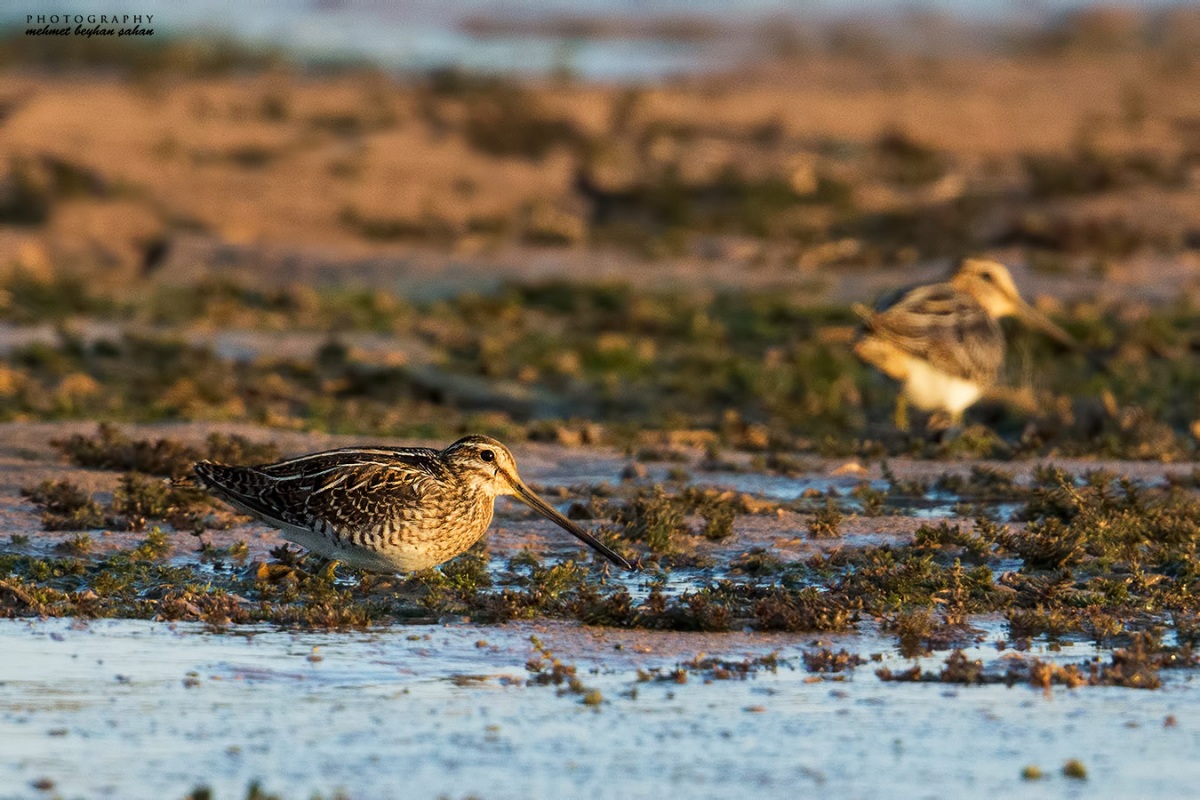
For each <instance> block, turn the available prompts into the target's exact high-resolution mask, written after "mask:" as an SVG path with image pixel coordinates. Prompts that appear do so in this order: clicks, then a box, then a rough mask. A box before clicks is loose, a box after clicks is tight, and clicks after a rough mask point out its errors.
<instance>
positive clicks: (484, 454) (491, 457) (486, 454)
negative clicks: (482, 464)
mask: <svg viewBox="0 0 1200 800" xmlns="http://www.w3.org/2000/svg"><path fill="white" fill-rule="evenodd" d="M479 457H480V458H482V459H483V460H484V461H495V460H496V454H495V453H494V452H492V451H491V450H481V451H480V452H479Z"/></svg>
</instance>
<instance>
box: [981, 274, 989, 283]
mask: <svg viewBox="0 0 1200 800" xmlns="http://www.w3.org/2000/svg"><path fill="white" fill-rule="evenodd" d="M979 277H981V278H983V279H984V280H985V281H987V282H988V283H991V282H992V273H990V272H981V273H979Z"/></svg>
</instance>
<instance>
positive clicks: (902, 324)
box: [863, 283, 1004, 384]
mask: <svg viewBox="0 0 1200 800" xmlns="http://www.w3.org/2000/svg"><path fill="white" fill-rule="evenodd" d="M863 316H864V317H865V320H864V321H865V326H866V328H867V330H868V331H869V335H870V336H874V337H878V338H879V339H882V340H883V341H885V342H887V343H888V344H889V345H891V346H893V347H895V348H897V349H899V350H900V351H902V352H904V353H906V354H908V355H910V356H913V357H915V358H919V359H921V360H923V361H925V362H927V363H928V364H929V365H930V366H932V367H934V368H935V369H937V370H938V371H939V372H943V373H945V374H947V375H950V376H953V377H955V378H962V379H964V380H968V381H971V382H973V383H983V384H988V383H991V382H992V381H993V380H994V379H995V376H996V371H997V370H998V369H999V368H1000V365H1001V364H1002V363H1003V362H1004V335H1003V332H1002V331H1001V330H1000V325H999V324H998V323H997V322H996V320H994V319H992V317H991V316H989V315H988V313H987V312H986V311H985V310H984V309H983V307H982V306H981V305H979V303H977V302H976V301H975V299H974V298H973V297H971V296H970V295H969V294H966V293H964V292H961V291H959V290H957V289H955V288H954V287H953V286H951V285H950V284H948V283H937V284H932V285H929V286H918V287H915V288H912V289H909V290H907V291H906V292H903V293H901V294H899V295H898V296H895V297H894V299H892V301H891V302H890V304H888V305H886V306H883V307H880V308H877V309H876V310H875V311H874V312H871V313H870V314H865V315H863Z"/></svg>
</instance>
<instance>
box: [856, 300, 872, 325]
mask: <svg viewBox="0 0 1200 800" xmlns="http://www.w3.org/2000/svg"><path fill="white" fill-rule="evenodd" d="M850 310H851V311H853V312H854V313H855V314H857V315H858V317H859V319H861V320H862V321H863V324H865V325H866V326H867V327H868V328H870V327H871V320H872V319H874V318H875V311H874V310H872V309H871V308H868V307H867V306H864V305H863V304H862V303H855V304H854V305H852V306H850Z"/></svg>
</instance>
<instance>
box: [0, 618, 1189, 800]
mask: <svg viewBox="0 0 1200 800" xmlns="http://www.w3.org/2000/svg"><path fill="white" fill-rule="evenodd" d="M243 632H244V633H246V634H248V635H244V636H242V635H230V634H219V635H218V634H209V633H205V632H204V631H203V628H202V627H200V626H196V625H183V624H180V625H166V624H157V623H148V622H136V621H102V622H93V623H88V624H86V625H76V626H73V625H72V624H71V622H70V621H69V620H48V621H39V622H32V623H31V622H27V621H2V622H0V650H2V651H3V652H4V654H5V657H4V658H3V659H2V660H0V752H3V753H4V754H5V758H4V759H0V787H3V788H2V789H0V796H3V797H35V796H43V793H42V792H39V791H38V790H36V789H34V788H33V787H32V783H31V782H33V781H37V780H39V779H44V778H45V779H49V780H52V781H53V782H54V785H55V789H54V791H55V792H57V793H59V794H60V795H61V796H63V797H122V798H138V797H147V798H150V797H153V798H170V797H182V796H184V795H185V794H186V793H187V792H189V791H191V790H192V789H194V788H195V787H197V786H199V785H207V786H210V787H212V789H213V790H214V791H215V793H216V796H217V797H218V798H221V797H225V798H229V797H233V798H240V797H243V796H244V793H245V790H246V787H247V786H248V785H249V784H250V783H251V782H252V781H254V780H258V779H261V780H262V781H263V788H264V789H266V790H269V791H273V792H280V793H282V794H283V796H285V797H289V798H291V797H305V798H307V797H310V796H312V795H313V794H314V793H321V794H324V795H326V796H330V795H332V794H333V793H334V792H335V791H338V790H341V791H344V792H345V793H347V794H348V795H349V796H350V797H355V798H358V797H363V798H366V797H371V798H388V797H436V796H441V795H447V796H452V797H461V796H465V795H468V794H474V795H477V796H480V797H486V798H504V797H558V796H590V797H661V796H663V795H664V794H669V795H670V796H686V797H721V796H732V795H733V794H739V793H744V792H745V791H746V790H747V789H748V788H752V790H753V791H754V792H755V794H756V795H759V796H785V795H786V796H795V795H796V793H797V792H800V793H810V792H820V793H821V794H824V795H828V796H843V797H844V796H858V797H877V796H887V797H956V796H963V795H967V794H970V795H975V796H1012V795H1014V794H1017V793H1019V794H1020V795H1021V796H1025V797H1063V796H1068V797H1073V796H1079V797H1083V796H1087V797H1131V796H1160V797H1164V796H1186V795H1188V794H1190V793H1191V792H1192V791H1193V790H1194V787H1195V785H1196V781H1197V780H1200V764H1197V762H1196V761H1195V760H1194V759H1190V758H1184V757H1182V756H1183V755H1184V754H1187V753H1192V752H1195V751H1196V748H1197V746H1200V695H1198V694H1197V692H1196V687H1195V686H1194V682H1193V681H1192V679H1191V678H1190V677H1189V676H1188V674H1186V673H1182V674H1176V675H1171V674H1166V675H1165V677H1166V679H1167V682H1166V684H1165V686H1164V688H1163V689H1161V690H1159V691H1154V692H1148V691H1137V690H1131V689H1117V688H1084V689H1077V690H1066V689H1056V690H1055V691H1054V692H1053V694H1052V695H1051V696H1049V697H1046V696H1043V694H1042V693H1041V692H1040V691H1038V690H1035V689H1032V688H1029V687H1027V686H1015V687H1012V688H1005V687H1003V686H986V687H971V688H964V687H953V686H947V685H940V684H915V685H914V684H895V683H891V684H889V683H883V682H881V681H879V680H878V679H877V678H876V677H875V676H874V674H873V670H874V669H875V667H876V665H875V664H870V665H867V666H863V667H859V668H858V670H857V671H856V672H855V673H853V674H852V675H851V677H850V678H849V679H848V680H846V681H844V682H832V681H827V680H813V679H812V678H811V677H810V676H809V675H808V674H807V673H806V672H805V671H804V670H803V668H802V667H800V666H799V663H800V662H799V655H800V653H801V651H802V649H803V648H804V647H805V646H806V645H807V644H808V643H809V642H810V641H811V637H783V638H781V637H772V636H758V637H753V638H751V637H741V636H738V635H732V636H726V637H721V636H717V637H712V636H710V637H706V638H705V639H704V641H707V642H710V643H712V645H713V647H712V648H711V649H713V650H714V651H717V650H720V651H724V652H725V654H727V655H728V656H729V657H731V658H733V659H737V660H740V659H743V658H745V657H746V656H748V655H755V654H764V653H766V652H769V651H770V650H772V649H778V650H779V655H780V657H782V658H785V659H792V660H793V662H792V664H791V666H789V665H786V664H785V665H784V666H781V667H780V668H779V670H778V672H776V673H770V672H760V673H757V674H756V675H753V676H752V677H751V678H750V679H749V680H746V681H737V680H733V681H714V682H711V683H705V682H704V681H703V680H702V679H700V678H698V677H693V678H692V679H691V680H689V681H688V682H687V683H686V684H677V683H675V682H655V681H651V682H641V683H639V682H638V680H637V669H638V668H639V667H640V668H642V669H650V668H654V667H660V668H664V669H671V668H672V667H673V666H674V665H675V664H676V663H678V662H680V661H683V660H685V659H687V658H690V657H692V656H694V655H695V652H694V651H688V650H687V647H688V646H689V645H691V646H694V643H695V641H696V637H688V636H687V635H686V634H656V635H646V634H639V635H637V636H636V637H634V636H632V635H630V634H627V633H616V632H606V633H605V634H604V635H598V634H597V633H596V632H593V631H588V630H587V629H580V628H574V627H570V626H565V625H556V626H528V625H514V626H502V627H487V628H483V627H475V626H422V627H405V628H399V629H395V630H389V631H386V632H377V633H365V634H311V633H304V634H292V633H283V632H275V631H270V630H262V629H258V630H253V629H252V630H246V631H243ZM532 633H537V634H538V635H539V636H540V637H541V638H542V639H543V641H545V643H546V644H547V646H549V647H550V648H552V649H554V650H555V651H556V652H558V653H560V654H561V657H562V659H563V661H564V662H573V663H575V664H576V666H577V667H578V673H579V676H580V678H581V679H582V681H583V683H584V684H585V685H586V686H587V687H589V688H596V689H599V690H600V691H601V692H602V694H603V697H604V702H603V704H602V705H601V706H600V707H599V708H598V709H596V708H591V707H587V706H584V705H582V704H581V703H580V702H579V697H578V695H563V696H559V695H558V694H557V693H556V691H555V689H554V688H553V687H538V686H525V685H521V684H523V681H524V679H525V678H526V677H527V675H528V673H527V671H526V669H525V666H524V665H525V662H526V661H527V660H528V659H529V658H531V657H532V656H534V655H535V654H534V652H533V650H532V648H531V645H530V644H529V636H530V635H531V634H532ZM249 634H252V635H249ZM483 640H486V641H485V642H484V641H483ZM614 641H615V642H617V643H618V644H620V643H621V642H622V641H624V642H626V644H624V645H623V646H622V649H620V650H617V649H614V644H613V643H612V642H614ZM633 641H636V642H641V644H630V642H633ZM680 642H682V643H684V644H683V646H682V647H680V646H677V644H678V643H680ZM832 646H833V647H835V648H838V647H842V646H846V647H848V648H849V649H851V650H852V651H853V650H858V651H859V652H862V653H863V654H864V655H865V654H867V653H868V652H872V651H875V652H883V653H884V654H885V655H884V659H883V664H884V665H888V666H892V667H893V668H895V667H903V666H906V665H907V663H908V662H905V661H903V660H902V659H900V658H899V657H898V656H895V655H894V654H893V653H892V651H891V649H890V647H889V646H888V645H887V644H886V643H884V642H883V641H882V640H878V639H873V638H872V637H870V636H860V637H848V638H843V639H836V640H833V641H832ZM313 648H319V650H318V651H317V656H318V659H311V658H310V657H311V656H313V654H314V650H313ZM1035 650H1036V648H1035ZM1090 653H1091V651H1090V649H1088V648H1084V647H1080V646H1076V647H1073V648H1065V649H1064V651H1062V652H1059V653H1046V652H1035V655H1037V656H1038V657H1040V658H1047V657H1050V658H1059V659H1063V660H1069V661H1075V662H1078V661H1081V660H1083V659H1085V658H1087V657H1088V655H1089V654H1090ZM969 654H970V655H972V656H973V657H983V658H988V659H995V658H997V657H1000V654H998V653H997V651H996V649H995V648H994V647H992V646H990V645H986V644H985V645H983V646H981V647H979V648H976V649H974V650H972V651H970V653H969ZM943 657H944V654H943V655H942V656H940V657H936V658H932V659H928V660H927V661H928V665H929V667H930V668H934V667H936V665H938V664H939V663H940V662H941V660H942V658H943ZM472 676H478V677H472ZM506 684H507V685H506ZM631 690H636V695H635V696H631V695H632V693H631ZM1168 715H1173V716H1174V717H1175V718H1176V719H1177V720H1178V723H1177V725H1174V726H1171V727H1165V726H1164V719H1166V717H1167V716H1168ZM1072 758H1075V759H1079V760H1080V761H1082V762H1083V764H1084V765H1085V766H1086V768H1087V770H1088V775H1089V780H1088V781H1087V782H1086V783H1082V782H1079V781H1073V780H1070V779H1067V778H1065V777H1063V776H1062V775H1061V774H1060V769H1061V766H1062V764H1063V763H1064V762H1065V761H1066V760H1068V759H1072ZM1030 764H1034V765H1038V766H1040V767H1041V768H1042V770H1043V771H1044V772H1045V773H1047V776H1048V777H1047V778H1045V779H1044V780H1042V781H1040V782H1036V783H1031V782H1027V781H1022V780H1021V778H1020V772H1021V770H1022V768H1024V767H1025V766H1026V765H1030Z"/></svg>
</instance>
